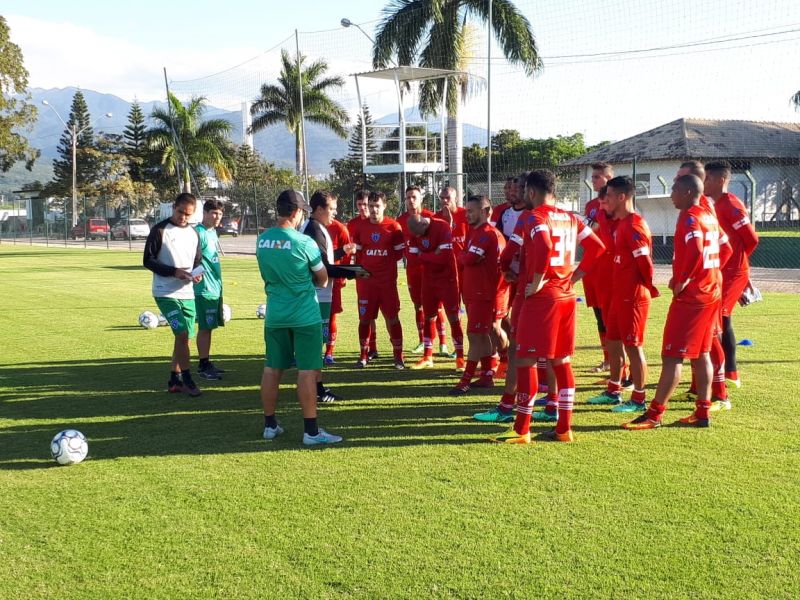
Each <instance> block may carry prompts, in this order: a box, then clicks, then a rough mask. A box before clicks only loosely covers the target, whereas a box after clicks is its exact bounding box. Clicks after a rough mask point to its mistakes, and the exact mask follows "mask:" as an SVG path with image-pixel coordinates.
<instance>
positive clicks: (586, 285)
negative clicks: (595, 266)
mask: <svg viewBox="0 0 800 600" xmlns="http://www.w3.org/2000/svg"><path fill="white" fill-rule="evenodd" d="M581 281H582V282H583V295H584V297H585V299H586V306H588V307H590V308H593V307H595V306H600V305H599V304H598V301H597V294H596V293H595V288H596V287H597V275H595V274H594V273H587V274H586V275H584V276H583V279H582V280H581Z"/></svg>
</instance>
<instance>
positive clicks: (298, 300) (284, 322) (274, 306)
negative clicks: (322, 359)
mask: <svg viewBox="0 0 800 600" xmlns="http://www.w3.org/2000/svg"><path fill="white" fill-rule="evenodd" d="M256 260H257V261H258V269H259V271H261V279H263V280H264V291H265V292H266V294H267V314H266V323H265V325H266V326H267V327H273V328H281V327H306V326H308V325H314V324H315V323H319V322H320V320H319V319H320V317H319V302H318V301H317V294H316V290H315V289H314V281H313V279H312V277H311V272H312V271H319V270H320V269H324V268H325V266H324V264H323V263H322V256H321V255H320V252H319V248H318V247H317V244H316V242H314V240H313V239H311V238H310V237H309V236H307V235H304V234H302V233H300V232H299V231H297V230H295V229H289V228H284V227H272V228H270V229H267V230H266V231H264V232H263V233H262V234H261V235H259V236H258V242H257V243H256Z"/></svg>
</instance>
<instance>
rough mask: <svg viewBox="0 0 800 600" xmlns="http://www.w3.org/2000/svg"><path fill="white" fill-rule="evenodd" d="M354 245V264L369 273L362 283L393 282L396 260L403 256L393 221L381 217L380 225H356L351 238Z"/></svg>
mask: <svg viewBox="0 0 800 600" xmlns="http://www.w3.org/2000/svg"><path fill="white" fill-rule="evenodd" d="M353 242H355V244H356V263H357V264H359V265H361V266H362V267H364V268H365V269H366V270H367V271H369V272H370V273H371V277H370V278H369V279H367V280H365V281H368V282H370V283H371V284H391V285H395V284H396V282H397V261H398V260H400V259H401V258H402V257H403V248H404V247H405V244H404V243H403V232H402V230H401V229H400V225H398V224H397V221H395V220H394V219H390V218H389V217H384V218H383V221H381V222H380V223H377V224H375V223H372V222H371V221H370V220H369V219H367V221H366V223H362V224H360V225H358V227H357V228H356V234H355V235H354V236H353Z"/></svg>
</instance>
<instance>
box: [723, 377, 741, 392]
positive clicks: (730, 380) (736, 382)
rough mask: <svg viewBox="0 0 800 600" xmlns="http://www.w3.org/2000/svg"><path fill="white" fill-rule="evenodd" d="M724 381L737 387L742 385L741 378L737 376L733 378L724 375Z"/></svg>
mask: <svg viewBox="0 0 800 600" xmlns="http://www.w3.org/2000/svg"><path fill="white" fill-rule="evenodd" d="M725 383H727V384H729V385H732V386H733V387H735V388H737V389H738V388H740V387H742V380H741V379H740V378H739V377H738V376H737V377H736V378H735V379H733V378H731V377H728V376H727V375H726V376H725Z"/></svg>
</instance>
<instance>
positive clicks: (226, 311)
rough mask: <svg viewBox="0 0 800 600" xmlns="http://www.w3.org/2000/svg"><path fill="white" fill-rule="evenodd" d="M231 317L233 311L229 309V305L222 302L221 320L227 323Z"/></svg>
mask: <svg viewBox="0 0 800 600" xmlns="http://www.w3.org/2000/svg"><path fill="white" fill-rule="evenodd" d="M231 317H233V311H232V310H231V307H230V306H228V305H227V304H223V305H222V322H223V323H227V322H228V321H230V320H231Z"/></svg>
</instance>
